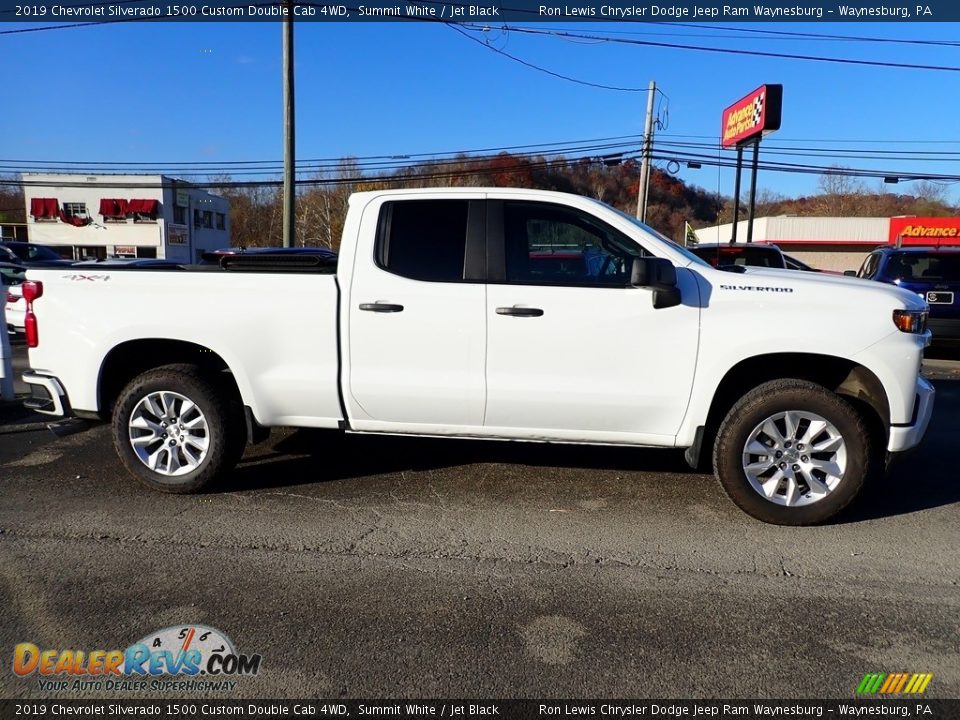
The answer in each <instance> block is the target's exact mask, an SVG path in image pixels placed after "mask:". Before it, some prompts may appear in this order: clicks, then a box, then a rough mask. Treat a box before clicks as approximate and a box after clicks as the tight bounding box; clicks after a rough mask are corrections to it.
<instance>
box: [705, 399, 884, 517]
mask: <svg viewBox="0 0 960 720" xmlns="http://www.w3.org/2000/svg"><path fill="white" fill-rule="evenodd" d="M713 467H714V471H715V472H716V474H717V477H718V478H719V479H720V483H721V484H722V485H723V489H724V490H725V491H726V493H727V495H729V496H730V499H731V500H733V501H734V502H735V503H736V504H737V505H739V506H740V508H741V509H742V510H744V511H745V512H747V513H748V514H749V515H752V516H753V517H755V518H757V519H758V520H763V521H764V522H768V523H773V524H776V525H815V524H817V523H822V522H825V521H826V520H829V519H830V518H832V517H833V516H835V515H836V514H837V513H839V512H840V511H841V510H843V509H844V508H845V507H846V506H847V505H849V504H850V503H851V502H852V501H853V499H854V498H856V497H857V495H859V493H860V491H861V489H862V488H863V486H864V483H865V481H866V480H867V478H868V477H869V476H870V475H871V474H872V473H873V472H874V469H875V462H874V450H873V442H872V437H871V434H870V432H869V429H868V427H867V424H866V422H865V421H864V418H863V417H862V416H861V415H860V413H859V412H858V411H857V410H856V409H855V408H854V407H853V406H852V405H851V404H850V403H848V402H847V401H846V400H844V399H843V398H842V397H840V396H839V395H837V394H835V393H832V392H830V391H829V390H827V389H826V388H824V387H822V386H821V385H817V384H815V383H812V382H807V381H805V380H775V381H772V382H768V383H764V384H763V385H760V386H759V387H756V388H754V389H753V390H751V391H750V392H749V393H747V394H746V395H744V397H743V398H741V399H740V401H739V402H738V403H736V405H734V406H733V408H731V410H730V412H729V413H727V417H726V419H724V421H723V423H722V424H721V426H720V430H719V432H718V434H717V440H716V443H715V445H714V451H713Z"/></svg>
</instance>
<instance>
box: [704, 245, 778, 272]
mask: <svg viewBox="0 0 960 720" xmlns="http://www.w3.org/2000/svg"><path fill="white" fill-rule="evenodd" d="M687 250H689V251H690V252H692V253H693V254H694V255H696V256H697V257H699V258H702V259H703V260H706V261H707V262H708V263H710V264H711V265H713V267H720V268H722V267H728V266H730V265H741V266H742V265H749V266H750V267H768V268H785V267H787V261H786V258H785V257H784V255H783V253H782V252H780V248H778V247H777V246H776V245H761V244H759V243H749V244H747V243H737V244H735V245H730V244H726V243H701V244H699V245H693V246H691V247H688V248H687Z"/></svg>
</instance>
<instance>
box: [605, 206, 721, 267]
mask: <svg viewBox="0 0 960 720" xmlns="http://www.w3.org/2000/svg"><path fill="white" fill-rule="evenodd" d="M603 204H604V205H606V203H603ZM607 207H608V208H610V209H611V210H613V211H614V212H615V213H617V215H619V216H620V217H622V218H624V219H626V220H629V221H630V223H631V224H633V225H636V226H637V227H638V228H640V229H641V230H643V231H644V232H647V233H650V234H651V235H653V236H654V237H656V238H658V239H659V240H663V242H665V243H669V244H670V245H671V246H672V248H673V249H674V250H676V251H677V252H679V253H680V254H681V255H683V256H684V257H685V258H687V259H688V260H690V261H691V262H694V263H696V264H697V265H703V266H704V267H710V265H709V263H706V262H704V261H703V259H702V258H699V257H697V256H696V255H694V254H693V253H692V252H690V251H689V250H687V248H685V247H683V245H678V244H677V243H675V242H674V241H673V240H671V239H670V238H668V237H666V236H665V235H663V234H662V233H659V232H657V231H656V230H654V229H653V228H652V227H650V226H649V225H647V224H646V223H642V222H640V221H639V220H637V218H635V217H634V216H633V215H629V214H627V213H625V212H623V211H622V210H617V208H615V207H613V206H612V205H607Z"/></svg>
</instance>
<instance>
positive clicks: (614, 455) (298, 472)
mask: <svg viewBox="0 0 960 720" xmlns="http://www.w3.org/2000/svg"><path fill="white" fill-rule="evenodd" d="M273 450H274V452H271V453H269V454H267V455H261V456H252V457H251V456H248V457H247V458H246V459H245V461H244V462H243V463H241V464H240V466H239V467H238V468H237V470H236V472H235V473H234V474H233V475H232V476H231V479H230V489H231V490H253V489H262V488H274V487H284V486H290V485H300V484H307V483H322V482H331V481H335V480H349V479H356V478H362V477H365V476H370V475H379V474H389V473H399V472H404V471H424V470H439V469H443V468H450V467H458V466H466V465H472V464H476V463H503V464H509V465H520V466H526V467H563V468H587V469H589V468H595V469H598V470H620V471H624V472H638V471H642V472H665V473H678V474H685V473H690V472H691V470H690V468H689V467H688V466H687V464H686V463H685V462H684V460H683V453H682V452H681V451H677V450H651V449H646V448H620V447H586V446H576V445H547V444H540V443H519V442H496V441H488V440H451V439H443V438H421V437H409V438H407V437H392V436H376V435H343V434H342V433H339V432H335V431H325V430H307V429H301V430H297V431H295V432H293V433H292V434H291V435H289V436H287V437H285V438H283V439H282V440H280V441H279V442H278V443H277V444H276V445H274V446H273ZM264 460H267V461H269V462H264Z"/></svg>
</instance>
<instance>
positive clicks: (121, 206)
mask: <svg viewBox="0 0 960 720" xmlns="http://www.w3.org/2000/svg"><path fill="white" fill-rule="evenodd" d="M100 214H101V215H103V216H104V217H113V218H119V217H126V215H127V201H126V200H121V199H119V198H103V199H101V200H100Z"/></svg>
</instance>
